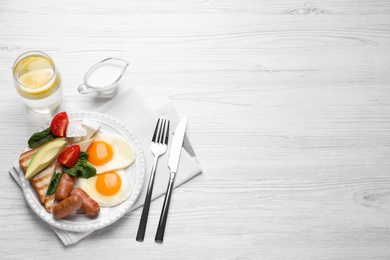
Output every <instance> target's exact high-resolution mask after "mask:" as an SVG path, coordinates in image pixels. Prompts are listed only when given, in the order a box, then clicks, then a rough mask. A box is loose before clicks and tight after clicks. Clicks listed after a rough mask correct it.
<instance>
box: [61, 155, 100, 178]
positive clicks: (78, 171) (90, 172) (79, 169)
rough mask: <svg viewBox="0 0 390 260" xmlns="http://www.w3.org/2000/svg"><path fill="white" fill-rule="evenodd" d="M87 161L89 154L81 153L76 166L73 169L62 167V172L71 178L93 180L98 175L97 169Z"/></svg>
mask: <svg viewBox="0 0 390 260" xmlns="http://www.w3.org/2000/svg"><path fill="white" fill-rule="evenodd" d="M87 160H88V154H87V153H86V152H81V153H80V156H79V159H78V161H77V163H76V165H75V166H73V167H72V168H68V167H65V166H64V167H62V171H63V172H65V173H67V174H69V175H71V176H77V177H81V178H85V179H88V178H91V177H92V176H95V175H96V169H95V167H93V166H92V165H90V164H89V163H88V162H87Z"/></svg>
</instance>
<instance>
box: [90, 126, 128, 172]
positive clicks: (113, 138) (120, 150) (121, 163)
mask: <svg viewBox="0 0 390 260" xmlns="http://www.w3.org/2000/svg"><path fill="white" fill-rule="evenodd" d="M93 141H104V142H106V143H108V144H109V145H111V147H112V149H113V153H114V155H113V158H112V159H111V160H110V161H109V162H107V163H105V164H104V165H100V166H98V165H93V164H92V165H93V167H95V168H96V173H97V174H100V173H103V172H108V171H114V170H117V169H123V168H126V167H128V166H130V165H131V164H132V163H133V162H134V161H135V157H136V155H135V152H134V149H133V147H132V145H131V144H130V143H129V142H128V141H127V140H126V139H125V138H123V137H122V136H120V135H117V134H110V133H103V132H98V133H97V134H96V135H95V136H94V137H93Z"/></svg>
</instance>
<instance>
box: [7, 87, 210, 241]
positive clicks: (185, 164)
mask: <svg viewBox="0 0 390 260" xmlns="http://www.w3.org/2000/svg"><path fill="white" fill-rule="evenodd" d="M97 112H100V113H104V114H106V115H109V116H112V117H113V118H115V119H117V120H119V121H120V122H122V123H123V124H124V125H125V126H126V127H127V128H129V129H130V130H131V131H132V132H133V133H134V134H135V136H136V137H137V139H138V141H139V142H140V144H141V147H142V149H143V152H144V157H145V179H144V187H143V189H142V191H141V193H140V195H139V197H138V199H137V201H136V202H135V204H134V205H133V207H132V208H131V209H130V210H129V211H131V210H133V209H135V208H138V207H140V206H142V205H143V203H144V200H145V196H146V191H147V186H148V183H149V176H150V171H151V168H152V165H153V160H154V156H153V154H152V153H151V151H150V144H151V138H152V135H153V132H154V128H155V125H156V122H157V118H158V117H163V118H167V119H170V120H171V127H170V132H171V133H173V132H174V130H175V129H176V126H177V124H178V122H179V118H178V115H177V113H176V110H175V108H174V107H173V105H171V104H169V105H165V106H163V107H161V108H160V109H158V110H157V111H153V110H152V109H151V108H150V107H149V106H148V105H147V104H146V103H145V101H144V100H143V99H142V98H141V97H140V96H139V94H138V93H137V92H136V91H135V90H134V89H133V88H129V89H126V90H123V91H120V92H119V94H118V95H117V96H116V97H115V98H113V99H111V100H110V101H108V102H107V103H105V104H104V105H103V106H101V107H100V108H99V109H98V110H97ZM171 137H172V135H171ZM171 140H172V139H170V141H171ZM169 149H170V144H169V145H168V149H167V152H166V153H165V154H164V155H163V156H161V157H160V159H159V161H158V165H157V172H156V176H155V182H154V187H153V196H152V200H154V199H155V198H157V197H159V196H161V195H164V193H165V191H166V188H167V185H168V179H169V169H168V167H167V165H168V155H169ZM20 171H21V169H20V166H19V164H18V163H14V166H13V167H12V168H11V169H10V171H9V172H10V174H11V175H12V176H13V177H14V179H15V180H16V182H17V183H18V184H19V185H20V180H19V172H20ZM201 171H202V169H201V167H200V164H199V162H198V160H197V158H196V155H195V153H194V151H193V149H192V147H191V144H190V143H189V141H188V138H187V137H185V138H184V142H183V150H182V152H181V156H180V163H179V168H178V171H177V175H176V178H175V182H174V187H177V186H179V185H181V184H183V183H184V182H186V181H188V180H189V179H191V178H192V177H194V176H195V175H197V174H199V173H201ZM106 228H108V227H106ZM52 229H53V230H54V232H55V233H56V234H57V235H58V237H59V238H60V239H61V240H62V242H63V243H64V244H65V245H71V244H74V243H76V242H78V241H79V240H81V239H82V238H84V237H86V236H87V235H89V234H90V233H92V232H93V231H89V232H72V231H67V230H63V229H59V228H56V227H52ZM135 235H136V234H134V241H135Z"/></svg>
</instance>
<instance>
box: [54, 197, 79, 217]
mask: <svg viewBox="0 0 390 260" xmlns="http://www.w3.org/2000/svg"><path fill="white" fill-rule="evenodd" d="M82 204H83V199H82V198H81V197H80V196H79V195H72V196H70V197H68V198H66V199H64V200H63V201H61V202H59V203H57V204H56V205H55V206H54V208H53V216H54V217H55V218H60V219H61V218H64V217H66V216H68V215H69V214H70V213H72V212H74V211H76V210H78V209H79V208H81V205H82Z"/></svg>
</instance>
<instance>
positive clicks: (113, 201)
mask: <svg viewBox="0 0 390 260" xmlns="http://www.w3.org/2000/svg"><path fill="white" fill-rule="evenodd" d="M115 172H116V173H117V174H118V175H119V177H120V178H121V182H122V185H121V187H120V189H119V191H118V192H117V193H116V194H114V195H112V196H105V195H103V194H100V193H99V192H98V191H97V190H96V180H97V177H98V175H95V176H93V177H91V178H89V179H84V178H77V182H76V185H77V186H78V187H79V188H81V189H83V190H84V191H85V192H86V193H88V195H89V196H91V198H92V199H94V200H95V201H96V202H97V203H98V204H99V206H101V207H113V206H116V205H118V204H120V203H122V202H124V201H125V200H127V199H128V198H129V197H130V195H131V192H132V189H133V185H132V183H131V180H130V176H129V174H130V171H128V170H125V169H120V170H116V171H115Z"/></svg>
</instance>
